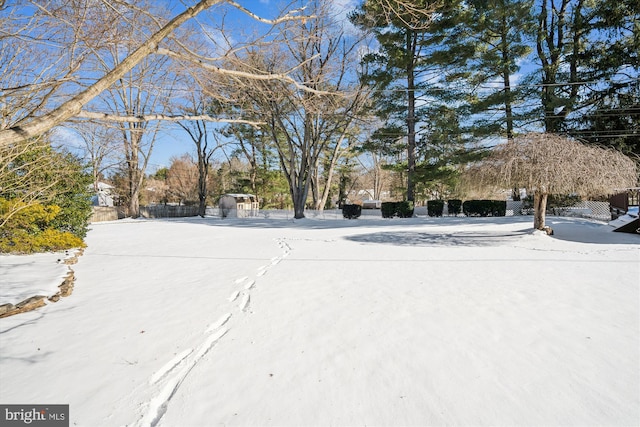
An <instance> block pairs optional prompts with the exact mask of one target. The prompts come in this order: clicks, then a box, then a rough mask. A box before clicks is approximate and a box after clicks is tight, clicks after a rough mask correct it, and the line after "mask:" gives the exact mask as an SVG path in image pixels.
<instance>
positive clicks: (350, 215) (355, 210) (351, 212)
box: [342, 205, 362, 219]
mask: <svg viewBox="0 0 640 427" xmlns="http://www.w3.org/2000/svg"><path fill="white" fill-rule="evenodd" d="M360 214H362V206H360V205H342V216H343V217H345V218H346V219H356V218H358V217H360Z"/></svg>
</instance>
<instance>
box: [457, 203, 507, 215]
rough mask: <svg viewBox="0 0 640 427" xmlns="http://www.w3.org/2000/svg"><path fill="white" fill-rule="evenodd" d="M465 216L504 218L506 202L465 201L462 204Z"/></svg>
mask: <svg viewBox="0 0 640 427" xmlns="http://www.w3.org/2000/svg"><path fill="white" fill-rule="evenodd" d="M462 212H464V214H465V215H466V216H505V215H506V214H507V202H506V200H467V201H466V202H464V203H463V204H462Z"/></svg>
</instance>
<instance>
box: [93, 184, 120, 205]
mask: <svg viewBox="0 0 640 427" xmlns="http://www.w3.org/2000/svg"><path fill="white" fill-rule="evenodd" d="M94 188H95V187H94V185H93V184H91V185H90V186H89V189H90V190H94ZM114 188H115V187H114V186H113V185H109V184H107V183H106V182H98V191H97V192H96V193H94V195H93V196H92V197H91V204H92V205H93V206H113V196H114V194H113V189H114Z"/></svg>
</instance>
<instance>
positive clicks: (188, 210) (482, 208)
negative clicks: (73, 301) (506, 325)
mask: <svg viewBox="0 0 640 427" xmlns="http://www.w3.org/2000/svg"><path fill="white" fill-rule="evenodd" d="M468 202H472V203H467V205H466V208H465V207H464V206H463V203H462V201H460V200H448V201H447V202H446V203H445V202H444V201H442V200H431V201H429V202H428V203H427V206H426V208H425V207H419V208H415V209H414V208H413V206H412V205H411V204H409V203H408V202H404V203H401V204H398V203H397V202H389V204H385V203H383V204H382V205H383V206H384V208H383V207H381V208H380V209H362V207H361V206H360V205H344V207H343V209H342V210H336V209H333V210H324V211H314V210H306V211H305V216H306V217H307V218H318V219H338V218H340V217H343V218H348V219H354V218H359V217H361V216H365V217H367V218H392V217H411V216H413V214H414V213H415V214H416V216H424V215H428V216H430V217H438V216H445V215H448V216H458V215H460V214H465V215H467V216H514V215H531V214H533V210H532V209H531V208H530V207H528V205H527V204H526V203H523V202H521V201H506V202H505V201H485V202H491V204H489V205H487V204H486V203H484V204H483V203H482V202H483V201H477V200H476V201H471V200H470V201H468ZM473 202H475V203H473ZM478 202H481V203H478ZM465 203H466V202H465ZM345 209H346V210H345ZM140 213H141V215H142V216H143V217H145V218H175V217H186V216H196V215H197V214H198V213H197V207H195V206H163V205H159V206H146V207H142V208H140ZM547 213H548V214H550V215H556V216H570V217H580V218H590V219H597V220H600V221H610V220H611V213H610V210H609V203H608V202H594V201H583V202H579V203H577V204H575V205H574V206H569V207H553V208H550V209H549V210H548V211H547ZM206 216H208V217H220V213H219V209H218V208H217V207H208V208H207V211H206ZM255 216H256V217H257V218H278V219H280V218H282V219H291V218H293V211H287V210H260V211H258V212H257V214H256V215H255ZM125 217H126V213H125V211H124V210H123V209H122V208H119V207H94V208H93V215H92V216H91V219H90V222H100V221H115V220H117V219H122V218H125Z"/></svg>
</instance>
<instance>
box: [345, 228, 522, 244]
mask: <svg viewBox="0 0 640 427" xmlns="http://www.w3.org/2000/svg"><path fill="white" fill-rule="evenodd" d="M526 234H529V233H528V232H527V231H526V230H518V231H513V232H509V233H498V232H493V233H492V232H470V231H461V232H451V233H425V232H417V233H416V232H411V231H392V232H379V233H370V234H360V235H354V236H347V237H345V239H346V240H350V241H353V242H359V243H376V244H388V245H398V246H431V247H433V246H442V247H462V246H465V247H469V246H475V247H482V246H502V245H506V244H510V243H513V240H514V238H517V237H518V236H523V235H526Z"/></svg>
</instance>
